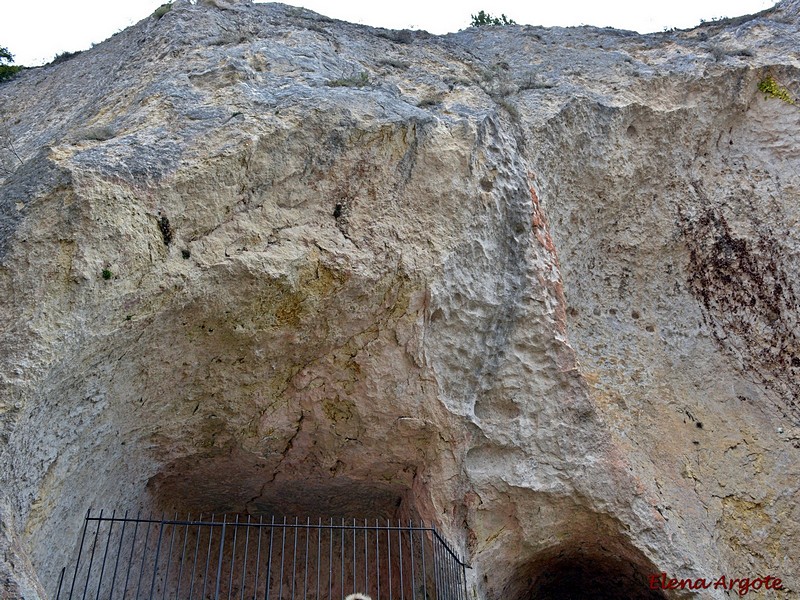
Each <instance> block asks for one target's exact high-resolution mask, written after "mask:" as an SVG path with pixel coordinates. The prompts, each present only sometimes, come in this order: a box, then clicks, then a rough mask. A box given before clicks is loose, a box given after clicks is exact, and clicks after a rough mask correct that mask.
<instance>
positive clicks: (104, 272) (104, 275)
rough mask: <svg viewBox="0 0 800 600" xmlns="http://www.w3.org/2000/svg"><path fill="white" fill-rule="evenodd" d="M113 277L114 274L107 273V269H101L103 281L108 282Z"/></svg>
mask: <svg viewBox="0 0 800 600" xmlns="http://www.w3.org/2000/svg"><path fill="white" fill-rule="evenodd" d="M113 276H114V274H113V273H112V272H111V271H109V270H108V269H103V279H105V280H106V281H108V280H109V279H111V278H112V277H113Z"/></svg>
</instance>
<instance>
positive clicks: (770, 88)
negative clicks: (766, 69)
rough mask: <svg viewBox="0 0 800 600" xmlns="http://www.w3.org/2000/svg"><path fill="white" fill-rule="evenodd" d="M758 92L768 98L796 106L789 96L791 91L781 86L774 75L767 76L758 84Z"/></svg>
mask: <svg viewBox="0 0 800 600" xmlns="http://www.w3.org/2000/svg"><path fill="white" fill-rule="evenodd" d="M758 90H759V91H761V92H764V93H765V94H766V95H767V96H771V97H773V98H777V99H778V100H783V101H784V102H787V103H788V104H794V103H795V102H794V98H792V96H791V94H789V90H787V89H786V88H785V87H783V86H782V85H780V84H779V83H778V82H777V81H775V78H774V77H773V76H772V75H767V76H766V77H764V79H762V80H761V82H760V83H759V84H758Z"/></svg>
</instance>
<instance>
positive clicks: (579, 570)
mask: <svg viewBox="0 0 800 600" xmlns="http://www.w3.org/2000/svg"><path fill="white" fill-rule="evenodd" d="M659 573H660V569H658V568H657V567H656V566H655V565H653V563H652V562H651V561H650V560H648V559H647V558H646V557H645V556H644V555H643V554H642V553H641V551H639V550H638V549H636V548H634V547H633V546H631V545H630V543H628V542H627V541H626V540H625V539H623V538H622V537H620V535H619V534H616V533H613V532H610V531H606V532H604V533H600V532H596V533H595V535H592V534H588V535H587V536H586V537H584V536H582V537H581V539H573V540H572V541H570V542H566V543H563V544H561V545H559V546H556V547H554V548H550V549H548V550H546V551H543V552H542V553H540V554H539V555H538V556H537V557H536V558H535V559H534V561H533V562H532V563H528V565H527V568H526V570H525V571H523V573H522V577H520V578H517V581H515V582H514V583H512V584H511V585H510V586H508V587H507V588H506V590H505V592H506V593H507V594H508V596H509V597H512V598H519V599H520V600H577V599H581V600H582V599H586V598H591V599H592V600H664V599H666V598H668V597H672V596H668V595H667V593H666V592H664V591H663V590H659V589H650V581H649V580H650V576H651V575H658V574H659ZM523 585H526V587H522V586H523ZM517 586H519V587H517ZM513 588H516V589H513Z"/></svg>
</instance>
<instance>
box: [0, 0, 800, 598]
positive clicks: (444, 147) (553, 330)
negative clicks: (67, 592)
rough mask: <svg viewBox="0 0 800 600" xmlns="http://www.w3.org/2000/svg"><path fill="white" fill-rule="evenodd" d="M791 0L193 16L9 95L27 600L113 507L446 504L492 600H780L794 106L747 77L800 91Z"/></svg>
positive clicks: (2, 414) (8, 529)
mask: <svg viewBox="0 0 800 600" xmlns="http://www.w3.org/2000/svg"><path fill="white" fill-rule="evenodd" d="M798 11H800V4H798V2H797V0H787V1H784V2H782V3H781V4H779V5H778V6H777V7H776V8H775V9H772V10H771V11H767V12H766V13H763V14H760V15H756V16H753V17H749V18H741V19H733V20H729V21H725V22H718V23H711V24H706V25H704V26H702V27H699V28H697V29H694V30H690V31H676V32H668V33H663V34H653V35H638V34H635V33H632V32H624V31H615V30H611V29H597V28H590V27H582V28H573V29H559V28H553V29H544V28H540V27H532V26H513V27H502V28H482V29H468V30H465V31H462V32H459V33H455V34H450V35H447V36H442V37H435V36H430V35H428V34H426V33H424V32H419V31H413V32H408V31H406V32H392V31H386V30H376V29H372V28H368V27H363V26H357V25H352V24H348V23H342V22H336V21H332V20H330V19H327V18H325V17H322V16H320V15H316V14H314V13H311V12H309V11H306V10H303V9H296V8H292V7H287V6H283V5H277V4H268V5H259V4H250V3H249V2H233V1H231V0H228V1H227V2H224V3H223V2H205V3H198V4H191V3H189V2H188V1H186V0H179V1H177V2H175V3H174V5H173V8H172V9H171V10H170V11H169V12H167V13H166V14H165V15H164V16H162V17H161V18H156V17H151V18H148V19H145V20H143V21H142V22H140V23H139V24H137V25H135V26H134V27H131V28H129V29H127V30H125V31H123V32H121V33H119V34H117V35H115V36H114V37H113V38H111V39H110V40H108V41H106V42H104V43H103V44H100V45H98V46H97V47H95V48H93V49H92V50H89V51H86V52H84V53H81V54H80V55H78V56H76V57H74V58H72V59H70V60H67V61H65V62H62V63H60V64H56V65H51V66H46V67H42V68H36V69H30V70H28V71H25V72H23V73H22V75H21V76H19V77H18V78H16V79H15V80H13V81H11V82H9V83H6V84H3V85H2V86H1V87H0V97H1V99H2V107H3V109H4V116H3V119H4V122H5V123H6V124H7V130H8V132H9V134H8V135H10V136H11V137H12V138H13V139H12V141H13V144H14V148H15V150H16V151H17V152H18V154H19V156H20V160H15V158H14V157H13V156H10V155H9V154H8V152H5V153H3V154H2V155H0V160H3V161H4V162H3V165H4V169H3V171H2V173H3V174H4V178H3V179H2V180H0V348H2V351H1V352H0V425H1V426H2V430H0V448H2V453H0V469H2V493H1V494H0V495H2V498H0V517H2V519H0V521H2V522H0V526H2V530H0V532H1V533H2V536H0V578H2V581H4V582H5V583H3V585H4V586H5V587H4V588H3V589H4V592H3V593H4V594H12V595H13V594H15V593H21V594H22V596H23V597H25V598H31V599H32V598H35V597H42V596H43V594H44V592H43V591H42V589H44V590H46V591H47V593H49V594H52V593H53V591H54V590H55V588H56V585H57V581H58V575H59V573H60V569H61V567H62V566H63V565H65V564H66V561H67V560H68V559H69V558H70V557H71V556H72V555H73V553H74V551H75V548H74V545H75V541H76V540H77V535H78V531H79V529H80V527H81V525H82V518H83V515H84V514H85V511H86V509H87V508H89V507H90V506H91V507H96V508H99V507H107V508H121V509H132V510H139V509H141V510H144V511H149V510H153V511H161V510H179V511H193V512H196V511H217V512H219V511H223V510H224V511H230V512H236V513H242V514H245V513H248V514H264V513H269V512H272V511H276V512H279V513H281V512H286V513H288V514H300V515H306V514H309V515H310V516H316V515H328V514H336V515H339V514H342V515H345V516H398V515H402V516H413V517H415V518H417V517H422V518H425V519H429V520H431V519H432V520H435V521H436V522H438V523H439V524H440V525H441V527H442V528H443V530H444V531H445V532H446V533H447V534H448V536H449V537H450V538H452V539H453V540H454V541H455V543H456V545H457V546H458V547H459V548H460V549H461V551H462V552H463V553H464V554H465V555H466V556H467V557H468V559H469V560H470V562H471V563H472V565H473V567H474V568H473V569H472V570H470V571H469V574H470V582H469V585H470V588H471V590H472V591H473V592H474V594H475V595H476V597H477V598H488V599H494V598H501V597H502V598H527V597H531V596H532V595H533V597H537V596H538V597H543V596H544V597H555V596H556V595H557V594H558V593H562V594H563V593H575V594H580V593H585V592H586V590H587V589H590V590H591V591H592V593H593V594H594V597H596V598H614V597H619V595H620V594H621V595H623V596H625V597H629V598H633V597H634V592H632V591H631V590H632V589H633V587H635V586H637V585H639V586H641V584H642V581H643V577H644V576H646V575H647V574H649V573H654V572H660V571H665V572H668V573H670V574H674V575H675V576H680V577H715V576H718V575H721V574H726V575H728V576H756V575H760V574H772V575H774V576H778V577H781V578H782V579H783V581H784V587H785V588H786V591H785V592H783V593H779V594H774V595H770V594H772V592H770V593H768V594H765V593H763V592H762V593H761V594H762V597H781V598H783V597H786V598H789V597H791V595H792V594H793V593H796V592H797V590H800V571H799V570H798V562H797V549H798V548H800V528H799V527H800V526H799V525H798V523H800V512H798V511H800V508H798V503H797V498H798V492H799V491H800V462H798V456H800V454H799V453H800V407H798V404H797V402H798V392H799V391H800V390H799V389H798V374H800V349H798V336H800V332H799V331H798V316H797V314H798V312H797V308H798V307H797V297H798V295H799V294H800V289H798V276H797V274H798V273H800V252H799V251H798V249H800V233H798V232H800V228H798V221H799V220H800V194H799V193H798V192H799V190H800V171H798V169H797V165H798V164H800V163H798V159H800V138H798V134H797V132H798V131H799V130H800V111H798V108H797V106H796V105H791V104H788V103H786V102H783V101H781V100H778V99H775V98H770V97H765V95H764V94H763V93H761V92H759V91H758V84H759V82H760V81H761V80H763V78H764V77H766V76H767V75H768V74H771V75H772V76H773V77H774V78H775V79H776V81H778V82H779V83H780V84H781V85H783V86H785V87H787V88H788V90H789V91H790V93H792V94H794V95H795V96H800V77H798V56H797V48H798V47H800V25H799V24H798V19H797V14H798ZM55 541H57V543H54V542H55ZM568 581H572V582H573V583H570V584H569V585H577V587H569V585H568V584H567V582H568ZM576 581H577V582H584V583H585V584H586V586H588V587H580V585H578V584H575V583H574V582H576ZM8 590H11V591H8ZM14 590H22V591H21V592H19V591H14ZM615 594H616V595H615ZM626 594H627V595H626ZM638 597H642V598H644V597H655V596H648V595H646V594H642V595H641V596H638ZM657 597H661V596H657ZM676 597H679V596H676ZM706 597H709V598H725V597H726V595H725V594H724V593H723V592H722V591H721V590H716V591H709V592H708V593H707V595H706Z"/></svg>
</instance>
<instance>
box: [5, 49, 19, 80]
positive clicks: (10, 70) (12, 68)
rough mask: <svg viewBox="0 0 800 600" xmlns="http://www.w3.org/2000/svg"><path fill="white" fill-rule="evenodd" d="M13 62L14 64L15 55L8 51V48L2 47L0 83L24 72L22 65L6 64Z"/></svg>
mask: <svg viewBox="0 0 800 600" xmlns="http://www.w3.org/2000/svg"><path fill="white" fill-rule="evenodd" d="M12 62H14V55H13V54H11V52H9V51H8V48H3V47H0V81H5V80H6V79H11V78H12V77H13V76H14V75H16V74H17V73H19V72H20V71H21V70H22V67H21V66H20V65H12V64H6V63H12Z"/></svg>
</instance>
